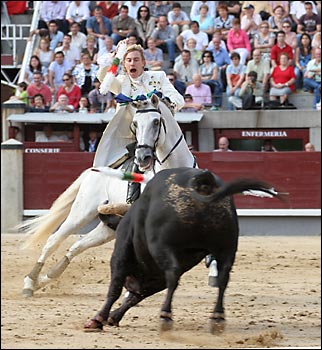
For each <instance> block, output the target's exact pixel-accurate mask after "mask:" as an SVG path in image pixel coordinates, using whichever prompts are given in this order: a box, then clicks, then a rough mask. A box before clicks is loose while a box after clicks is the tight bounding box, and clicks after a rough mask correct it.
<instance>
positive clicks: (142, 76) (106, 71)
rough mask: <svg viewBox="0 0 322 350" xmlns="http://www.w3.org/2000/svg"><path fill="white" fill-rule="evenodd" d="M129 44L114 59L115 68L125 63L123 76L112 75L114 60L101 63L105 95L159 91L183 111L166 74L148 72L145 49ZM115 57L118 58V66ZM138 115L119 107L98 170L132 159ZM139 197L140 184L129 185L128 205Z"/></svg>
mask: <svg viewBox="0 0 322 350" xmlns="http://www.w3.org/2000/svg"><path fill="white" fill-rule="evenodd" d="M127 44H128V39H125V40H122V41H120V42H119V44H118V46H117V48H116V50H115V52H114V53H113V54H112V55H113V57H112V59H113V58H114V60H113V64H112V66H113V65H115V64H116V65H117V64H118V62H122V68H123V69H122V70H123V72H119V74H118V75H117V74H116V72H115V71H114V74H112V73H111V65H109V64H110V62H111V58H110V62H109V64H107V60H105V62H104V61H103V60H101V62H99V64H100V69H99V71H98V73H97V77H98V79H99V80H100V81H101V83H102V85H101V93H102V94H106V93H107V92H108V91H107V90H109V91H111V92H112V93H113V94H115V95H119V94H123V95H125V97H126V98H131V99H133V100H135V99H137V98H138V96H142V95H145V96H150V95H149V94H151V93H152V92H153V91H155V90H156V91H157V92H159V93H162V96H164V97H166V98H168V99H169V100H170V101H171V106H172V107H173V109H174V111H175V112H176V111H178V110H180V109H181V108H182V107H183V105H184V99H183V97H182V95H181V94H180V93H179V92H178V91H177V90H176V89H175V88H174V86H173V85H172V84H171V83H170V81H169V80H168V78H167V77H166V74H165V73H164V72H162V71H153V72H152V71H145V70H144V68H145V63H146V62H145V58H144V51H143V48H142V47H141V46H140V45H130V46H128V45H127ZM115 57H118V59H117V60H116V63H115ZM115 68H116V67H115ZM104 86H105V87H104ZM123 95H122V96H123ZM116 100H117V99H116ZM127 100H128V99H127ZM117 101H118V100H117ZM134 113H135V109H134V107H133V106H131V105H130V104H124V103H118V104H117V108H116V112H115V114H114V116H113V118H112V120H111V121H110V122H109V124H108V125H107V127H106V129H105V131H104V133H103V136H102V138H101V141H100V143H99V145H98V148H97V151H96V154H95V158H94V164H93V165H94V167H102V166H109V167H117V166H119V165H120V164H122V163H123V162H124V160H125V159H126V158H128V157H129V153H131V151H130V150H131V147H130V145H131V144H132V145H133V142H135V137H134V135H133V133H132V132H131V128H130V126H131V122H132V119H133V116H134ZM132 149H133V146H132ZM132 153H133V152H132ZM132 170H133V171H138V169H137V166H136V165H134V167H133V169H132ZM139 194H140V187H139V184H138V183H134V182H132V183H129V187H128V193H127V199H126V201H127V203H128V204H131V203H133V201H135V200H136V199H137V198H138V196H139Z"/></svg>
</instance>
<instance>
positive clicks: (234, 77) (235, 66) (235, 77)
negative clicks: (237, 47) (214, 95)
mask: <svg viewBox="0 0 322 350" xmlns="http://www.w3.org/2000/svg"><path fill="white" fill-rule="evenodd" d="M230 58H231V61H232V63H231V64H230V65H229V66H228V67H227V69H226V77H227V89H226V93H227V98H228V103H227V107H228V109H229V110H233V109H234V108H233V105H232V104H231V103H230V102H229V97H230V96H239V91H240V88H241V85H242V83H243V82H244V80H245V72H246V66H245V65H244V64H242V63H241V60H240V55H239V53H238V52H233V53H232V54H231V56H230Z"/></svg>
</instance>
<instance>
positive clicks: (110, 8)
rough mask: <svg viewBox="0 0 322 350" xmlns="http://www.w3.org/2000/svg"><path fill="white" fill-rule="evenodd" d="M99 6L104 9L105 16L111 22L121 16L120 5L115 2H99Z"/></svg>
mask: <svg viewBox="0 0 322 350" xmlns="http://www.w3.org/2000/svg"><path fill="white" fill-rule="evenodd" d="M97 5H98V6H100V7H101V8H102V9H103V16H105V17H107V18H109V19H110V20H111V19H112V18H114V17H115V16H117V15H118V14H119V8H118V4H117V3H116V2H115V1H97Z"/></svg>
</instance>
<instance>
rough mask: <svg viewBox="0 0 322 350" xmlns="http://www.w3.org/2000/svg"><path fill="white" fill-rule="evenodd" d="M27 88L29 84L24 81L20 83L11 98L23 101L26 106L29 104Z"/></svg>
mask: <svg viewBox="0 0 322 350" xmlns="http://www.w3.org/2000/svg"><path fill="white" fill-rule="evenodd" d="M27 88H28V85H27V84H26V83H25V82H24V81H22V82H21V83H19V84H18V87H17V90H16V93H15V95H14V96H11V97H10V100H17V101H20V102H23V103H24V104H25V105H26V106H28V104H29V101H28V92H27Z"/></svg>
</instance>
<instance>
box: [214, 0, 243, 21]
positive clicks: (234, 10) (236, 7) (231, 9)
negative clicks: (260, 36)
mask: <svg viewBox="0 0 322 350" xmlns="http://www.w3.org/2000/svg"><path fill="white" fill-rule="evenodd" d="M222 4H224V5H227V8H228V14H230V15H233V16H234V17H235V18H240V13H241V4H240V1H218V7H219V6H220V5H222Z"/></svg>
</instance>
